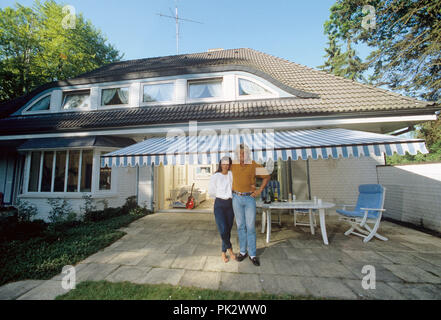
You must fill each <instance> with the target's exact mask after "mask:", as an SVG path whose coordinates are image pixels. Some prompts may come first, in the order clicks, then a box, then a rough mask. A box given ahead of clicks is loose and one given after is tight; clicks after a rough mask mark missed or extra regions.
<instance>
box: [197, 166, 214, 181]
mask: <svg viewBox="0 0 441 320" xmlns="http://www.w3.org/2000/svg"><path fill="white" fill-rule="evenodd" d="M199 168H209V169H210V173H206V174H202V173H197V170H198V169H199ZM212 171H213V167H212V165H210V164H198V165H196V166H195V167H194V177H195V179H210V177H211V176H212V175H213V172H212Z"/></svg>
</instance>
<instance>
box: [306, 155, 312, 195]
mask: <svg viewBox="0 0 441 320" xmlns="http://www.w3.org/2000/svg"><path fill="white" fill-rule="evenodd" d="M306 176H307V178H308V198H309V200H311V179H310V177H309V158H308V159H306Z"/></svg>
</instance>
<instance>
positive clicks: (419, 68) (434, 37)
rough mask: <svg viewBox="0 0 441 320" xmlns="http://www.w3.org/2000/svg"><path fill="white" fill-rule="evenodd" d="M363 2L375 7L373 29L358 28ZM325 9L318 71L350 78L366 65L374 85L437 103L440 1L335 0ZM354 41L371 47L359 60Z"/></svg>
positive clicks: (440, 69)
mask: <svg viewBox="0 0 441 320" xmlns="http://www.w3.org/2000/svg"><path fill="white" fill-rule="evenodd" d="M364 5H372V6H373V7H374V9H375V19H376V24H375V25H376V28H375V29H368V28H363V27H362V21H363V19H365V18H366V15H367V13H363V12H362V8H363V6H364ZM330 10H331V14H330V17H329V20H328V21H326V23H325V25H324V27H325V34H327V35H328V38H329V42H328V48H327V49H326V52H327V54H326V57H327V61H326V62H325V64H324V65H323V66H321V68H322V69H324V70H327V71H329V72H332V73H334V74H337V75H342V76H344V77H347V78H351V79H354V78H360V77H362V73H363V72H365V71H366V70H368V69H371V70H372V72H373V74H372V76H371V78H370V82H371V83H373V84H375V85H387V86H388V87H389V88H391V89H394V90H400V91H404V92H405V93H406V94H408V95H411V96H420V97H421V98H423V99H426V100H433V101H440V99H441V0H419V1H411V0H338V1H337V2H336V3H335V4H334V5H333V6H332V7H331V9H330ZM357 44H364V45H367V46H368V47H370V48H372V51H371V54H370V55H369V56H368V57H367V58H366V61H364V62H362V61H361V60H359V59H358V57H357V56H356V54H355V49H353V45H357ZM343 45H346V47H347V50H346V52H344V53H343V52H342V51H341V49H340V48H341V46H343Z"/></svg>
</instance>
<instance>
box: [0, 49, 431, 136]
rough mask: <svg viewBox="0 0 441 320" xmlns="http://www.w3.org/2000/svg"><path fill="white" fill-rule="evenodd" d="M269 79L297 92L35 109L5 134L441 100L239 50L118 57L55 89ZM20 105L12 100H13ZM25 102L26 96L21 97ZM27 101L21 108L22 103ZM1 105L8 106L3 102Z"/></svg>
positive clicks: (419, 109) (417, 109)
mask: <svg viewBox="0 0 441 320" xmlns="http://www.w3.org/2000/svg"><path fill="white" fill-rule="evenodd" d="M234 70H242V71H247V72H252V73H254V74H257V75H259V76H262V77H264V78H265V79H267V80H268V81H271V82H272V83H274V84H275V85H278V86H279V87H281V88H282V89H284V90H287V91H289V92H291V93H293V94H294V95H295V96H296V98H277V99H266V100H247V101H233V102H217V103H201V104H185V105H173V106H151V107H141V108H126V109H113V110H99V111H89V112H68V113H53V114H47V115H32V116H31V115H27V116H20V117H10V118H6V119H3V120H0V134H2V135H5V134H18V133H25V132H26V133H28V132H53V131H63V130H78V129H99V128H113V127H115V128H116V127H125V126H141V125H148V124H155V123H174V122H182V121H188V120H198V121H203V120H205V121H209V120H230V119H239V118H240V119H259V118H280V117H288V116H290V117H295V116H300V115H305V114H308V115H312V114H317V115H319V114H331V113H352V112H372V111H378V112H379V113H381V112H392V111H396V112H398V113H400V112H402V111H404V110H406V111H411V112H413V113H414V114H421V113H425V114H427V113H428V111H430V112H432V111H433V110H435V108H437V107H439V106H436V105H435V103H433V102H425V101H419V100H416V99H413V98H409V97H405V96H402V95H399V94H396V93H393V92H391V91H387V90H383V89H379V88H376V87H373V86H370V85H365V84H361V83H358V82H356V81H352V80H347V79H345V78H342V77H338V76H334V75H331V74H329V73H326V72H324V71H318V70H315V69H312V68H308V67H305V66H302V65H299V64H296V63H293V62H290V61H287V60H284V59H281V58H278V57H274V56H271V55H268V54H265V53H262V52H259V51H256V50H252V49H231V50H221V51H214V52H204V53H195V54H184V55H177V56H167V57H158V58H149V59H140V60H130V61H123V62H116V63H112V64H109V65H106V66H104V67H101V68H99V69H96V70H94V71H92V72H89V73H86V74H83V75H81V76H79V77H77V78H74V79H71V80H69V81H60V82H55V83H53V84H48V85H45V88H47V87H51V86H53V87H55V86H63V85H64V86H65V85H74V84H86V83H98V82H106V81H116V80H126V79H140V78H146V77H158V76H166V75H179V74H188V73H201V72H215V71H234ZM11 103H12V102H11ZM20 103H21V105H22V104H23V98H22V99H21V100H20ZM21 105H20V106H21ZM0 108H1V106H0Z"/></svg>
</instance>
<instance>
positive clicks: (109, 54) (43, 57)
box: [0, 0, 122, 101]
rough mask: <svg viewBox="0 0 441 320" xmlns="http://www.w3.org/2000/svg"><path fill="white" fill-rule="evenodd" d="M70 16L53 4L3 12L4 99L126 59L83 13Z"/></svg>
mask: <svg viewBox="0 0 441 320" xmlns="http://www.w3.org/2000/svg"><path fill="white" fill-rule="evenodd" d="M69 14H70V13H69V12H66V11H64V12H63V6H61V5H59V4H57V3H56V2H55V1H53V0H50V1H45V2H44V3H42V2H40V1H35V2H34V5H33V7H32V8H29V7H24V6H22V5H20V4H16V5H15V8H10V7H7V8H5V9H0V101H7V100H10V99H14V98H16V97H19V96H21V95H24V94H27V93H29V92H30V91H32V90H33V89H35V88H36V87H38V86H40V85H42V84H45V83H48V82H51V81H56V80H63V79H68V78H72V77H75V76H77V75H79V74H81V73H84V72H88V71H91V70H93V69H96V68H98V67H100V66H102V65H104V64H107V63H111V62H115V61H119V60H120V59H121V58H122V55H121V54H120V53H119V51H118V50H117V49H115V48H114V47H113V46H112V45H111V44H108V43H107V39H106V38H105V37H104V36H103V35H102V33H101V31H99V30H97V29H96V28H95V27H94V26H93V25H92V23H91V22H90V21H88V20H87V21H86V20H85V18H84V17H83V16H82V14H78V15H72V16H70V17H68V15H69ZM66 18H70V19H74V24H71V25H69V24H68V25H67V26H66V23H65V21H66Z"/></svg>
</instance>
